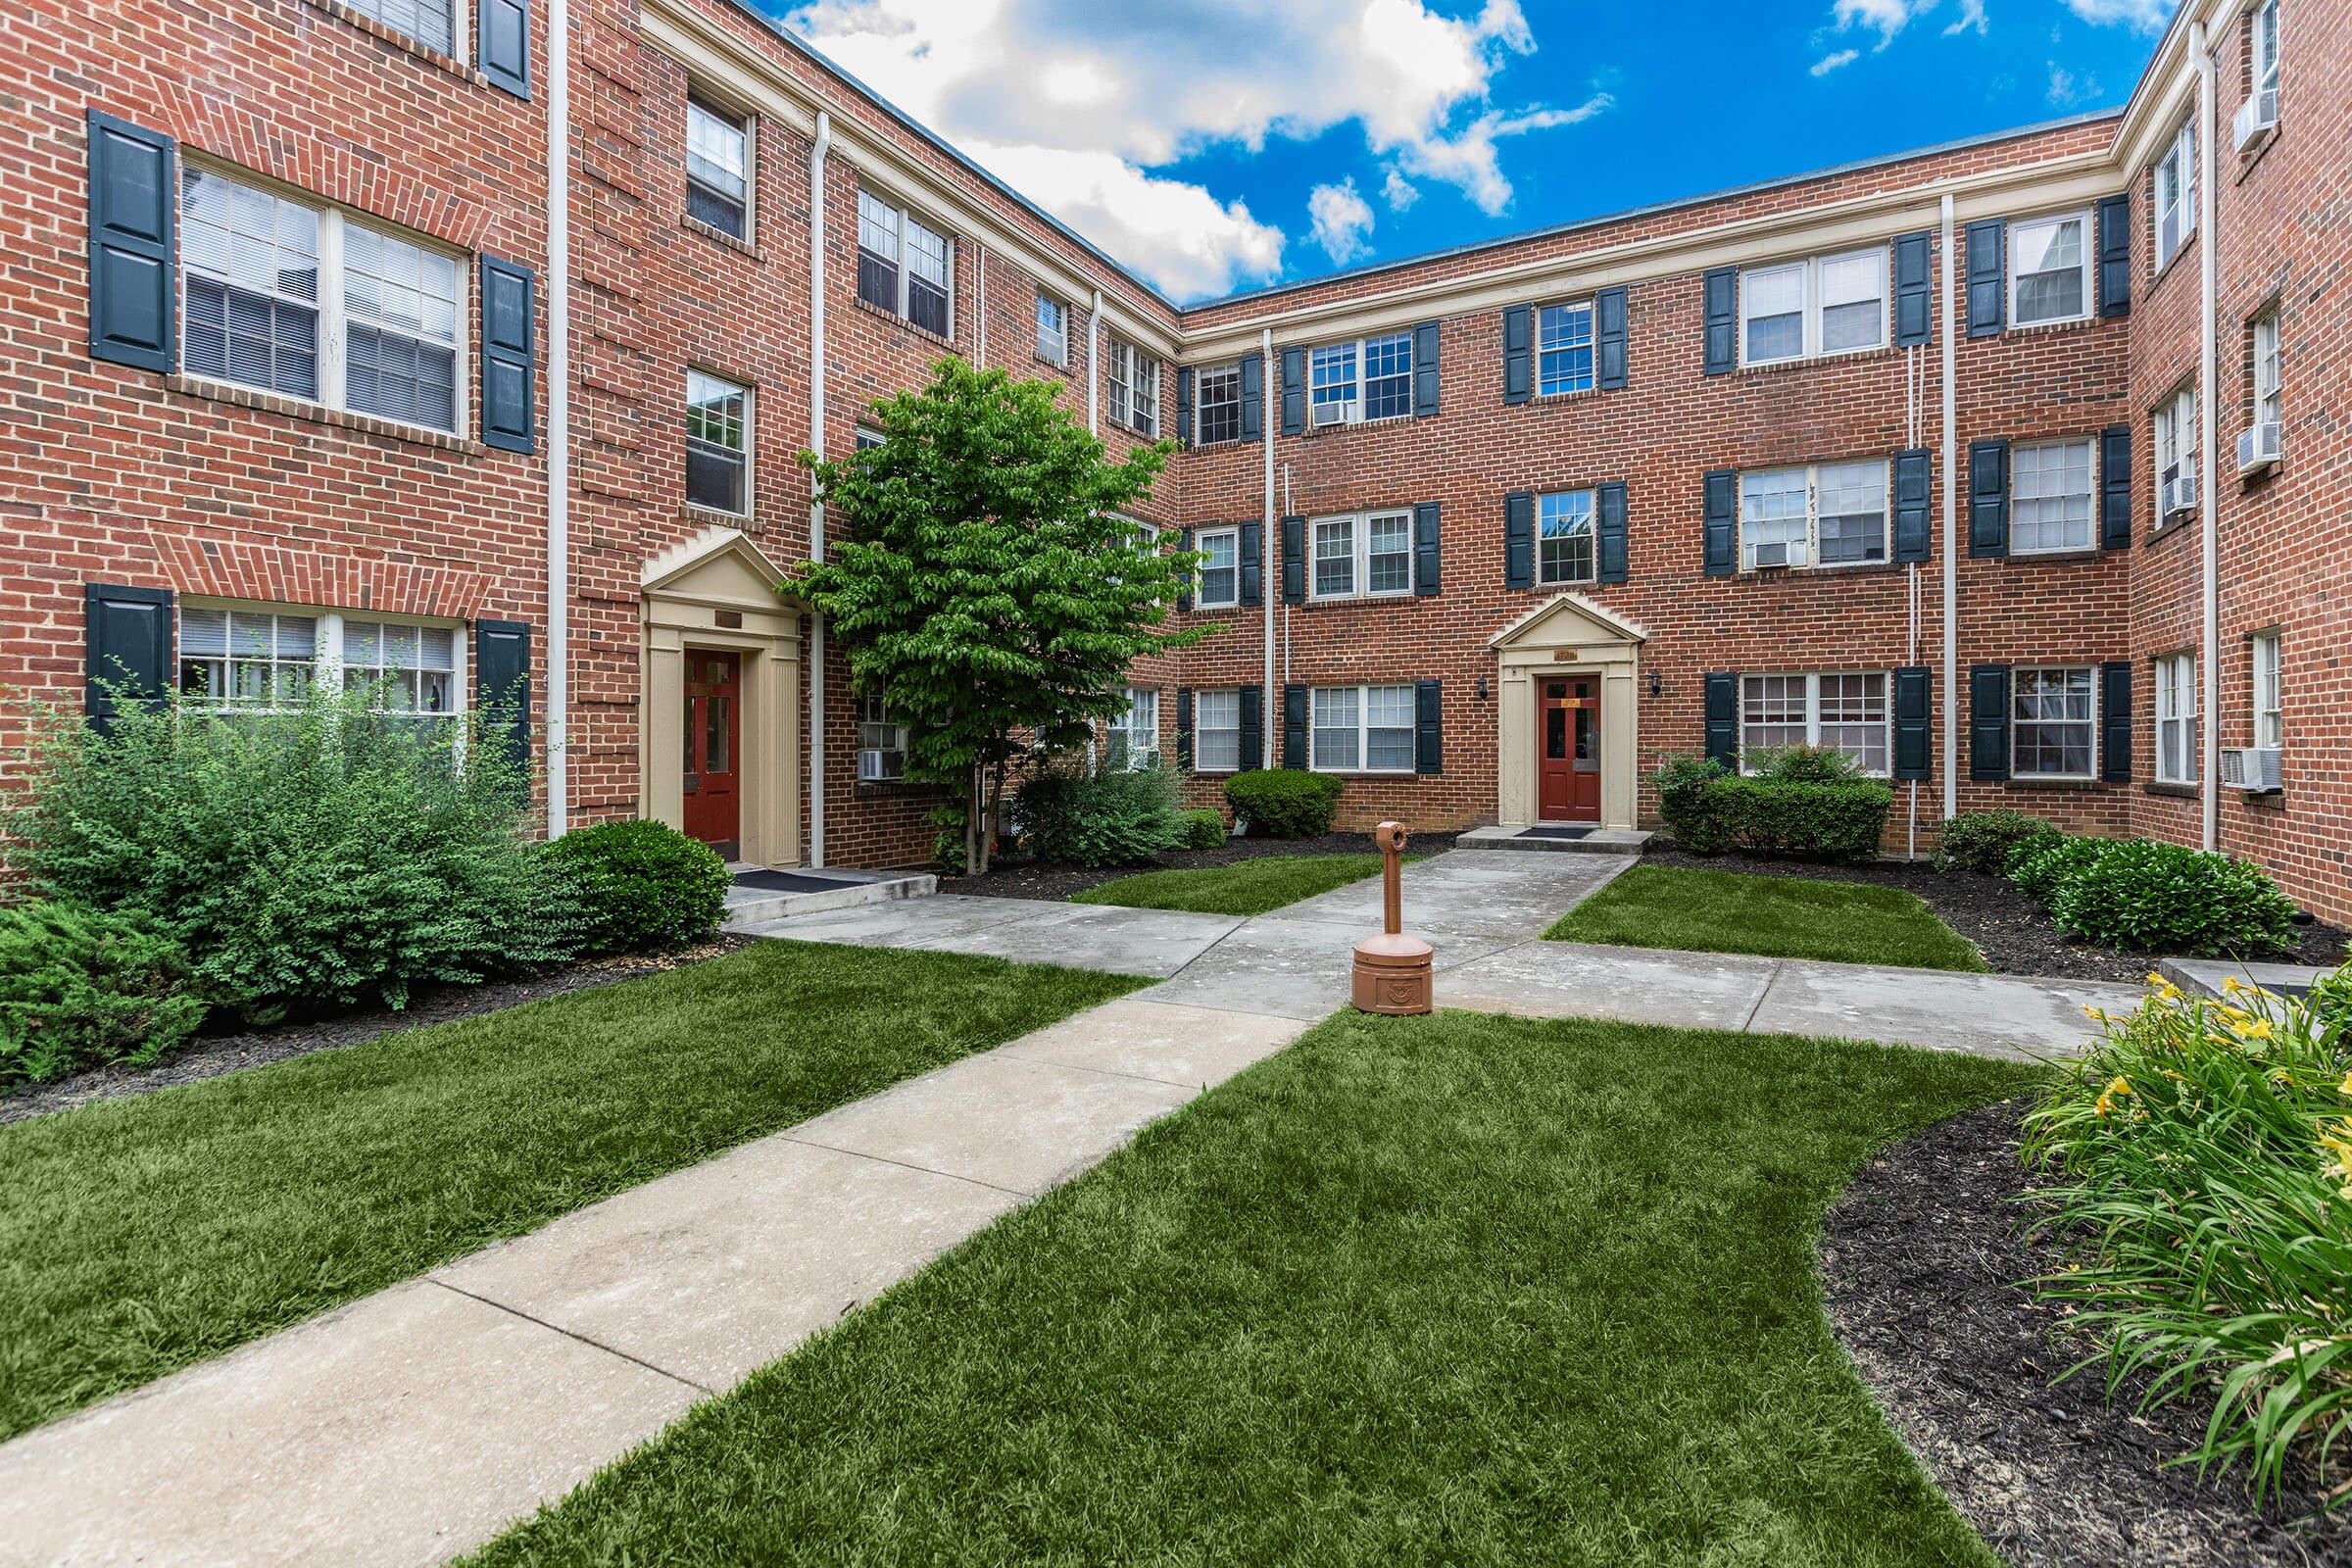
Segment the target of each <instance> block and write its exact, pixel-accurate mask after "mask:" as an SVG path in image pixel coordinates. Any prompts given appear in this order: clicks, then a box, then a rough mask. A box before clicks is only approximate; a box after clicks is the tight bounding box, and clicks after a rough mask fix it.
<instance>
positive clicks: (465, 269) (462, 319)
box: [172, 33, 473, 441]
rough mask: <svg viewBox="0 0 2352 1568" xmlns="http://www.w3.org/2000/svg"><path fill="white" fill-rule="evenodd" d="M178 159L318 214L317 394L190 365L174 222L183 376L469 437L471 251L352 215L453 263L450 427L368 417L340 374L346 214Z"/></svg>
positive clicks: (343, 366) (205, 163) (346, 350)
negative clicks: (349, 398) (350, 401)
mask: <svg viewBox="0 0 2352 1568" xmlns="http://www.w3.org/2000/svg"><path fill="white" fill-rule="evenodd" d="M402 36H404V37H405V36H407V34H405V33H404V34H402ZM181 162H182V164H183V165H185V166H187V167H191V168H193V169H195V170H196V171H197V172H200V173H205V174H210V175H212V176H214V177H215V178H217V179H223V180H226V181H228V182H229V183H231V184H235V185H250V186H252V187H253V188H254V189H256V190H263V191H268V192H269V193H270V195H272V196H275V197H279V198H281V199H282V200H285V201H289V202H292V203H294V204H295V205H296V206H299V207H307V208H309V209H310V210H311V211H312V212H314V213H317V214H318V215H319V256H318V262H319V299H318V301H317V302H316V303H317V305H318V310H319V395H318V396H317V397H315V398H306V397H300V396H297V395H296V394H294V393H291V392H279V391H275V390H272V389H271V388H269V387H258V386H254V385H251V384H249V383H247V382H244V381H231V380H228V379H226V378H225V377H221V376H214V375H205V374H201V373H199V372H197V371H194V370H190V369H189V368H187V347H188V277H189V271H190V270H189V268H188V266H187V263H186V257H187V237H186V226H185V225H184V224H179V223H175V224H174V225H173V234H172V264H173V265H172V271H173V272H174V273H175V274H177V282H176V284H175V287H176V289H177V292H178V298H177V299H176V301H175V302H174V303H175V305H176V307H177V309H178V312H179V341H178V359H179V367H180V373H181V374H183V375H185V376H186V377H187V378H188V379H189V380H191V381H195V382H198V383H201V384H202V385H204V386H208V387H218V388H220V389H221V390H223V391H227V392H232V393H239V394H244V395H248V396H251V395H256V394H258V395H260V396H262V397H270V398H283V399H284V400H285V401H287V402H288V403H299V404H301V405H302V406H304V407H305V408H314V409H327V410H331V411H333V412H335V413H337V414H348V415H350V416H351V417H354V418H357V419H372V420H374V421H375V422H377V423H379V424H383V425H387V426H389V427H391V428H393V429H396V430H416V431H419V432H421V433H423V434H425V435H429V436H435V437H438V438H440V439H442V440H458V441H464V440H467V439H469V438H471V436H472V434H473V399H472V397H471V395H470V394H471V391H472V385H473V373H472V353H471V350H472V334H471V333H470V332H469V331H468V330H467V323H468V322H470V321H471V320H472V319H473V258H472V256H470V255H468V254H467V253H466V252H465V251H462V250H459V249H457V248H456V247H454V246H451V245H446V244H443V243H442V242H441V241H439V240H436V239H431V238H428V237H426V236H424V235H422V234H418V233H417V232H416V231H415V230H413V229H407V228H403V227H401V226H400V225H399V224H398V223H392V222H387V221H383V220H382V219H378V218H374V217H372V216H369V215H367V214H358V215H350V216H352V217H353V221H357V222H358V223H359V224H360V226H361V227H362V228H368V229H373V230H376V231H377V232H379V233H383V234H386V235H389V236H390V237H391V238H393V239H397V240H399V241H401V242H402V243H403V244H406V245H414V246H416V247H417V249H419V250H425V251H431V252H433V253H434V254H436V255H439V256H445V257H447V258H449V259H450V260H452V261H454V262H456V263H457V264H458V290H457V293H458V299H457V338H456V344H455V347H456V349H457V359H456V362H455V365H454V367H453V369H452V372H451V373H452V374H453V375H454V376H455V377H456V381H457V385H456V387H455V389H454V398H453V401H452V404H451V409H452V413H453V418H452V422H451V427H450V428H449V429H446V430H444V429H441V428H439V427H438V426H436V425H430V424H418V423H417V421H416V420H414V419H395V418H393V417H390V416H389V415H382V414H370V413H368V411H367V410H365V409H355V408H351V407H349V406H348V405H347V404H346V402H345V401H344V400H345V396H346V392H347V390H348V389H347V387H346V384H345V382H346V374H345V372H346V371H347V369H348V368H349V367H348V364H347V362H348V360H349V358H350V354H351V348H350V341H349V338H350V334H349V332H348V330H347V328H348V327H349V325H350V316H349V314H348V313H347V312H346V311H345V309H344V306H343V287H344V285H343V224H344V221H345V219H346V216H347V215H346V213H345V211H344V209H343V208H341V207H338V206H336V205H335V204H334V203H333V202H330V201H328V200H327V199H326V198H325V197H323V196H320V195H318V194H317V193H315V192H312V191H307V190H304V189H302V188H301V187H300V186H298V185H289V184H286V183H285V182H284V181H282V180H275V179H271V178H270V177H269V176H268V175H266V174H257V173H255V172H252V171H251V170H247V169H242V168H239V167H238V166H236V165H234V164H224V163H221V162H219V161H218V160H216V159H211V158H191V157H188V156H187V154H186V153H185V152H184V151H183V152H182V154H181ZM180 177H181V176H179V175H177V174H176V173H175V175H174V182H173V187H172V202H173V204H174V206H173V210H174V212H176V211H177V210H178V209H177V204H178V203H179V202H180V200H181V199H182V196H181V191H180V189H179V186H178V183H177V181H178V179H179V178H180ZM391 330H392V331H394V332H401V331H402V330H403V329H402V328H400V327H393V328H391ZM405 335H408V336H419V335H421V334H417V333H407V334H405Z"/></svg>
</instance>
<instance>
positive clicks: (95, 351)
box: [89, 109, 179, 374]
mask: <svg viewBox="0 0 2352 1568" xmlns="http://www.w3.org/2000/svg"><path fill="white" fill-rule="evenodd" d="M172 152H173V144H172V138H171V137H169V136H167V135H164V134H163V133H162V132H160V131H153V130H147V129H144V128H142V127H140V126H138V125H133V124H131V123H128V122H127V121H122V120H117V119H115V118H114V116H112V115H102V114H100V113H98V112H97V111H96V110H94V109H93V110H92V111H90V117H89V172H90V201H89V222H90V357H91V358H92V359H98V360H111V361H113V362H114V363H115V364H117V365H132V366H136V367H138V368H140V369H142V370H161V371H164V372H165V373H167V374H169V373H170V372H171V371H172V370H175V369H177V368H179V329H178V325H177V299H178V287H177V285H176V283H175V282H174V280H173V275H172V265H173V255H172V214H173V212H174V211H175V210H176V208H177V202H176V200H175V197H176V195H177V193H176V192H175V191H174V190H173V189H172V182H173V177H174V176H173V172H172V170H173V161H172Z"/></svg>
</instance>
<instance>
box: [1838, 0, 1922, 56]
mask: <svg viewBox="0 0 2352 1568" xmlns="http://www.w3.org/2000/svg"><path fill="white" fill-rule="evenodd" d="M1935 9H1936V0H1838V4H1837V6H1836V7H1835V8H1834V9H1833V11H1832V13H1831V14H1832V16H1833V17H1834V18H1835V19H1836V23H1837V27H1838V31H1839V32H1851V31H1852V30H1853V29H1854V28H1856V27H1869V28H1871V29H1872V30H1874V31H1875V32H1877V33H1878V35H1879V47H1880V48H1882V49H1884V48H1886V47H1887V45H1888V44H1890V43H1892V42H1894V35H1895V34H1896V33H1898V32H1900V31H1902V30H1903V28H1905V27H1906V26H1908V25H1910V23H1911V19H1912V18H1913V17H1924V16H1926V15H1927V14H1928V13H1929V12H1931V11H1933V10H1935Z"/></svg>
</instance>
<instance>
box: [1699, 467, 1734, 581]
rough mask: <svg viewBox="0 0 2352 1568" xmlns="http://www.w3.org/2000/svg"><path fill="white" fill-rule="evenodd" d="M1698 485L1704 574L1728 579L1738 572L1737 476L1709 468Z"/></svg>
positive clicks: (1732, 472)
mask: <svg viewBox="0 0 2352 1568" xmlns="http://www.w3.org/2000/svg"><path fill="white" fill-rule="evenodd" d="M1702 482H1703V486H1704V489H1705V496H1704V508H1703V511H1702V513H1701V515H1702V516H1703V517H1704V518H1705V520H1706V535H1707V537H1706V572H1707V575H1708V576H1710V577H1729V576H1731V575H1733V574H1734V573H1735V572H1737V571H1738V570H1739V569H1740V507H1739V503H1740V473H1739V470H1738V469H1736V468H1709V469H1708V470H1707V474H1706V478H1705V479H1704V481H1702Z"/></svg>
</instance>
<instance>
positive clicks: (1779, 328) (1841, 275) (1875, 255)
mask: <svg viewBox="0 0 2352 1568" xmlns="http://www.w3.org/2000/svg"><path fill="white" fill-rule="evenodd" d="M1886 341H1887V251H1886V249H1885V248H1884V247H1879V248H1877V249H1872V250H1863V251H1849V252H1846V253H1845V254H1843V255H1838V256H1817V257H1812V258H1810V259H1808V260H1805V261H1801V262H1783V263H1779V264H1777V265H1775V266H1771V267H1754V268H1750V269H1748V270H1746V271H1744V272H1742V273H1740V364H1742V365H1772V364H1777V363H1779V362H1781V361H1785V360H1796V359H1803V358H1806V357H1807V356H1811V355H1823V354H1851V353H1854V352H1856V351H1858V350H1862V349H1875V348H1879V347H1882V346H1883V345H1884V344H1885V343H1886Z"/></svg>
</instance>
